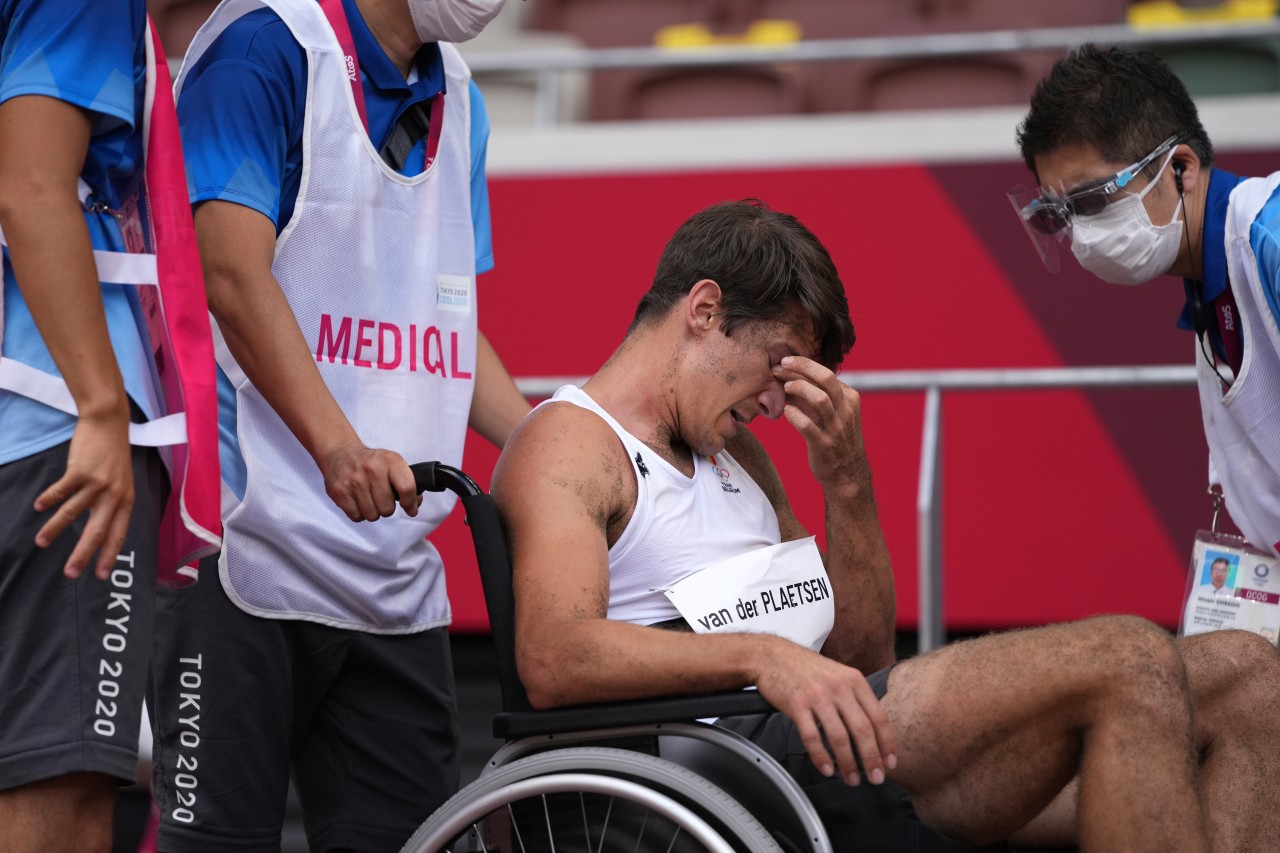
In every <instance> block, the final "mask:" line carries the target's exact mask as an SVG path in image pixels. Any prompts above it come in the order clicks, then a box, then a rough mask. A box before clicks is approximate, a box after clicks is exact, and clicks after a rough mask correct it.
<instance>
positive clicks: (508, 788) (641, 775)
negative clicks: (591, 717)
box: [401, 747, 781, 853]
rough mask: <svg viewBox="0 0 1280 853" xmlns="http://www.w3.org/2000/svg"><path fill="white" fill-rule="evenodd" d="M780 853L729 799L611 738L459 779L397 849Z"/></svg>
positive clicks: (406, 852)
mask: <svg viewBox="0 0 1280 853" xmlns="http://www.w3.org/2000/svg"><path fill="white" fill-rule="evenodd" d="M441 851H449V853H480V851H484V853H498V851H502V853H606V852H607V851H629V852H630V851H638V853H730V851H733V853H780V851H781V848H780V847H779V846H778V844H777V843H776V842H775V841H774V840H773V838H772V837H771V836H770V835H769V832H768V831H767V830H766V829H765V828H764V827H763V826H761V825H760V822H759V821H757V820H756V819H755V818H754V817H752V816H751V814H749V813H748V812H747V811H746V809H744V808H743V807H742V805H741V804H739V803H738V802H737V801H736V800H734V799H733V798H732V797H730V796H729V795H728V794H726V793H725V792H724V791H722V790H721V789H719V788H717V787H715V786H714V785H712V784H710V783H709V782H707V781H706V780H705V779H703V778H702V777H701V776H699V775H698V774H696V773H693V772H692V771H690V770H687V769H685V768H683V767H681V766H680V765H678V764H674V763H672V762H670V761H665V760H663V759H661V758H656V757H654V756H651V755H645V754H643V753H638V752H632V751H630V750H625V749H614V748H610V747H574V748H570V749H560V750H555V751H551V752H544V753H539V754H537V755H531V756H529V757H528V758H522V759H520V760H519V761H514V762H512V763H511V764H508V765H505V766H503V767H500V768H498V769H497V770H495V771H493V772H492V773H490V774H488V775H485V776H482V777H481V778H480V779H478V780H476V781H475V782H473V783H471V784H470V785H468V786H467V787H465V788H463V789H462V790H461V791H459V792H458V793H457V794H456V795H454V796H453V798H452V799H450V800H449V801H448V802H446V803H445V804H444V805H443V806H441V807H440V808H439V809H438V810H437V811H436V813H435V814H433V815H432V816H431V817H430V818H428V819H427V821H426V822H425V823H424V824H423V825H422V826H421V827H420V828H419V829H418V831H417V832H416V833H414V835H413V837H412V838H410V839H409V841H408V843H407V844H405V846H404V848H403V849H402V851H401V853H441Z"/></svg>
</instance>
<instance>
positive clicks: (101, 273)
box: [93, 250, 160, 285]
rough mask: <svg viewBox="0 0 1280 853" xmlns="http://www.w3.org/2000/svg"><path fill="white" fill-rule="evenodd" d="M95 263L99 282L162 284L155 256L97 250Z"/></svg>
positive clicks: (94, 256) (94, 258)
mask: <svg viewBox="0 0 1280 853" xmlns="http://www.w3.org/2000/svg"><path fill="white" fill-rule="evenodd" d="M93 262H94V264H96V265H97V267H98V281H102V282H107V283H109V284H135V285H146V284H159V283H160V277H159V274H158V273H157V272H156V256H155V255H143V254H132V253H130V252H101V251H97V250H95V251H94V253H93Z"/></svg>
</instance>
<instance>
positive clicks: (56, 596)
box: [0, 443, 168, 790]
mask: <svg viewBox="0 0 1280 853" xmlns="http://www.w3.org/2000/svg"><path fill="white" fill-rule="evenodd" d="M68 447H69V443H64V444H60V445H58V446H56V447H53V448H50V449H49V450H46V451H43V452H40V453H36V454H34V455H32V456H28V457H26V458H24V459H18V460H16V461H14V462H10V463H8V464H5V465H0V495H3V496H4V501H3V512H0V790H6V789H9V788H16V787H18V786H21V785H26V784H29V783H31V782H36V781H39V780H42V779H51V778H53V777H55V776H62V775H65V774H67V773H75V772H81V771H88V772H95V773H105V774H107V775H109V776H114V777H116V778H118V779H120V780H121V781H122V782H129V783H131V782H133V781H135V780H136V779H137V776H138V732H139V729H140V727H141V724H142V697H143V694H144V692H145V687H146V681H147V669H148V661H149V659H150V656H151V609H152V603H153V600H152V599H153V595H154V593H155V582H156V543H157V531H158V529H159V521H160V515H161V513H162V511H163V510H164V505H165V498H166V496H167V494H168V485H167V477H166V475H165V471H164V466H163V463H161V461H160V457H159V455H158V454H157V453H156V451H155V450H154V449H150V448H138V447H135V448H134V449H133V478H134V495H135V497H134V504H133V512H132V514H131V515H130V517H129V530H128V534H127V536H126V538H125V544H124V547H123V549H122V550H121V552H120V556H119V558H118V559H117V560H116V565H115V568H114V569H113V570H112V572H111V576H110V577H109V578H108V580H106V581H100V580H98V579H97V578H96V577H94V575H93V564H92V563H91V564H90V565H89V566H88V567H86V568H85V570H84V572H83V573H82V574H81V575H80V577H79V578H77V579H76V580H68V579H67V578H65V577H64V576H63V574H62V567H63V565H64V564H65V563H66V561H67V558H68V557H70V556H71V552H72V551H73V550H74V549H75V546H76V543H77V542H79V540H80V534H81V533H82V532H84V528H85V525H86V524H87V523H88V516H87V513H86V514H84V515H81V516H80V517H79V518H77V519H76V520H75V521H74V522H72V523H71V524H70V525H69V526H68V527H67V529H66V530H64V531H63V532H62V534H61V535H60V536H59V537H58V538H57V539H55V540H54V541H53V542H52V543H50V545H49V547H47V548H38V547H36V544H35V538H36V532H37V531H38V530H39V529H40V528H41V527H42V526H43V525H44V523H45V522H46V521H48V519H49V517H50V516H52V514H53V513H54V511H55V510H56V508H55V509H49V510H46V511H45V512H41V513H37V512H35V511H34V510H33V509H32V507H33V506H34V505H35V501H36V498H37V497H38V496H39V495H40V493H41V492H43V491H44V490H45V489H47V488H48V487H49V486H50V485H52V484H53V483H54V482H55V481H57V480H58V478H60V477H61V476H62V475H63V473H64V472H65V471H66V467H67V450H68ZM95 559H96V557H95Z"/></svg>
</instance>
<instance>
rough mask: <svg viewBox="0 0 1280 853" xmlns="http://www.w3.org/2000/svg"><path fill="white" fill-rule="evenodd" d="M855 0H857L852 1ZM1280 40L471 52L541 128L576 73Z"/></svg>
mask: <svg viewBox="0 0 1280 853" xmlns="http://www.w3.org/2000/svg"><path fill="white" fill-rule="evenodd" d="M851 2H852V0H851ZM1276 37H1280V20H1263V21H1247V22H1223V23H1203V24H1196V25H1195V26H1178V27H1167V28H1142V29H1136V28H1134V27H1131V26H1129V25H1127V24H1108V25H1099V26H1085V27H1051V28H1044V29H1030V30H995V31H991V32H966V33H942V34H938V35H912V36H873V37H867V38H852V39H819V40H806V41H799V42H795V43H792V44H787V45H730V46H714V47H707V48H687V49H670V48H660V47H611V48H594V49H592V48H568V49H556V50H543V51H534V50H524V51H519V50H516V51H501V52H498V51H493V52H489V51H481V52H467V54H466V58H467V64H468V65H470V66H471V70H472V71H474V72H527V73H533V74H535V75H536V79H537V88H536V94H535V107H534V116H535V123H536V125H537V126H539V127H545V126H551V125H555V124H556V123H558V121H559V115H560V102H559V98H560V94H559V93H560V86H559V82H560V75H561V74H563V73H565V72H569V71H596V70H607V69H619V68H658V67H661V68H698V67H708V66H718V65H743V64H746V65H754V64H761V63H773V62H788V63H790V62H831V61H836V60H855V59H924V58H938V57H947V56H975V55H984V54H992V53H1009V52H1014V51H1021V50H1052V49H1061V50H1066V49H1069V48H1072V47H1075V46H1077V45H1079V44H1083V43H1084V42H1086V41H1092V42H1096V43H1098V44H1120V43H1124V44H1133V45H1149V46H1154V45H1164V44H1180V43H1190V42H1219V41H1232V40H1238V39H1254V38H1276Z"/></svg>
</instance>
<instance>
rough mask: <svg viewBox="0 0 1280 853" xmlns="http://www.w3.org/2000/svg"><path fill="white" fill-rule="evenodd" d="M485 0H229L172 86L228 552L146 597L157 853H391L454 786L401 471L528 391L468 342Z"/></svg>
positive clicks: (418, 553) (453, 451) (444, 696)
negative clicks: (212, 325) (150, 627)
mask: <svg viewBox="0 0 1280 853" xmlns="http://www.w3.org/2000/svg"><path fill="white" fill-rule="evenodd" d="M501 5H502V0H467V2H454V0H323V2H317V0H234V2H228V3H223V4H222V5H221V6H220V7H219V8H218V9H217V10H216V11H215V12H214V14H213V16H212V18H211V19H210V20H209V22H208V23H207V24H206V25H205V27H204V28H203V29H202V30H201V31H200V33H199V34H198V35H197V36H196V38H195V40H194V41H193V43H192V45H191V47H190V50H189V52H188V54H187V57H186V60H185V62H184V65H183V70H182V72H181V73H180V75H179V79H178V81H177V88H178V91H179V100H178V113H179V119H180V122H181V126H182V134H183V140H184V145H185V148H186V155H187V159H188V169H189V175H190V190H191V202H192V203H193V204H194V205H195V220H196V229H197V232H198V235H199V238H200V242H201V254H202V258H203V263H204V268H205V273H206V281H207V286H208V291H209V302H210V308H211V310H212V313H213V316H214V318H215V320H216V326H217V337H218V347H219V350H218V360H219V366H220V368H221V373H220V375H219V382H220V384H219V389H220V399H221V406H220V418H221V434H222V451H223V457H222V458H223V484H224V489H223V491H224V505H223V515H224V519H225V524H226V531H227V532H226V540H225V546H224V548H223V550H222V553H221V555H220V557H219V558H218V560H217V561H216V562H215V561H213V560H210V561H207V563H206V566H205V567H204V568H205V569H206V570H205V571H204V572H203V574H202V579H201V581H200V582H199V583H198V584H196V586H195V587H194V588H192V589H190V590H185V591H180V592H175V593H173V594H169V593H166V594H164V595H163V597H162V598H161V600H160V603H159V605H158V611H159V613H158V624H157V630H158V632H159V633H160V636H161V638H162V643H163V653H162V655H161V656H160V657H158V658H157V668H156V684H157V697H156V698H157V705H156V709H155V713H154V718H155V720H156V725H157V736H156V744H157V745H156V775H155V779H156V785H155V791H156V796H157V800H158V802H159V805H160V810H161V817H162V825H161V830H160V848H161V849H162V850H166V851H173V850H207V849H219V850H222V849H240V850H259V849H263V850H267V849H270V850H276V849H278V847H279V843H280V831H281V825H282V820H283V814H284V807H285V799H286V792H287V788H288V784H289V775H290V768H291V766H292V768H293V774H294V782H295V785H296V789H297V792H298V795H299V798H300V800H301V803H302V807H303V811H304V820H305V824H306V831H307V836H308V839H309V842H310V845H311V848H312V849H313V850H331V849H358V850H363V851H377V850H397V849H399V847H400V846H401V845H402V844H403V842H404V841H405V839H406V838H407V837H408V836H409V835H410V834H411V833H412V831H413V830H414V829H415V828H416V827H417V825H418V824H419V823H420V822H421V821H422V820H424V819H425V818H426V817H427V816H428V815H429V814H430V812H431V811H432V810H434V809H435V808H436V806H438V805H439V804H441V803H442V802H443V801H444V800H445V799H446V798H447V797H448V796H449V795H450V794H451V793H452V791H453V790H454V789H455V787H456V786H457V783H458V776H459V765H458V754H457V732H456V719H455V718H456V711H455V701H454V692H453V681H452V670H451V665H450V656H449V642H448V636H447V633H446V626H447V625H448V624H449V620H450V610H449V602H448V599H447V597H446V594H445V579H444V572H443V566H442V564H441V558H440V555H439V554H438V553H437V552H436V550H435V548H434V547H433V546H432V545H431V544H430V543H429V542H428V541H427V540H426V539H425V538H424V537H426V536H427V534H429V533H431V531H432V530H434V529H435V527H436V526H437V525H438V524H439V523H440V521H441V520H442V519H443V518H444V517H445V515H446V514H447V513H448V511H449V510H450V508H451V506H452V502H453V501H452V499H451V498H447V497H444V496H437V495H432V496H429V497H427V498H426V499H424V500H423V501H422V503H421V505H420V504H419V499H418V497H417V495H416V492H415V489H414V484H413V477H412V476H411V474H410V471H409V468H408V464H407V462H414V461H422V460H427V459H439V460H442V461H446V462H450V463H454V464H457V463H459V462H460V460H461V455H462V445H463V438H464V434H465V432H466V429H467V427H468V424H470V425H471V426H472V427H474V428H475V429H476V430H477V431H478V432H480V434H481V435H483V436H484V437H485V438H487V439H488V440H490V441H492V442H493V443H494V444H496V445H499V446H501V445H502V444H503V443H504V442H505V440H506V437H507V435H508V433H509V432H510V431H511V429H512V428H513V427H514V425H515V423H516V422H518V420H519V419H520V418H521V417H523V415H524V414H525V412H526V411H527V410H528V406H527V404H526V402H525V401H524V399H523V397H522V396H521V395H520V394H519V392H518V391H517V389H516V387H515V385H514V383H513V382H512V381H511V379H510V377H509V376H508V375H507V373H506V371H505V369H504V368H503V366H502V364H501V362H500V361H499V359H498V357H497V355H496V354H495V352H494V350H493V348H492V347H491V346H490V345H489V343H488V342H487V341H486V339H485V338H484V336H483V335H482V334H480V333H479V332H478V329H477V322H476V305H477V298H476V297H477V293H476V288H475V282H476V276H477V274H479V273H481V272H483V271H485V270H487V269H489V268H490V267H491V266H492V265H493V261H492V256H491V249H490V235H489V211H488V192H487V189H486V184H485V177H484V162H485V147H486V143H487V137H488V123H487V120H486V117H485V112H484V107H483V102H482V100H481V98H480V95H479V92H478V91H477V89H476V87H475V86H474V84H473V83H472V82H471V78H470V73H469V71H468V69H467V67H466V65H465V63H464V62H463V61H462V59H461V58H460V56H459V54H458V51H457V50H456V49H455V48H454V47H453V46H452V44H449V43H448V42H459V41H465V40H467V39H469V38H471V37H473V36H475V35H476V34H477V33H479V32H480V30H481V29H482V28H483V27H484V26H485V25H486V24H487V23H488V22H489V21H490V20H491V19H492V18H493V17H494V16H495V15H496V14H497V13H498V11H499V9H500V7H501Z"/></svg>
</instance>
